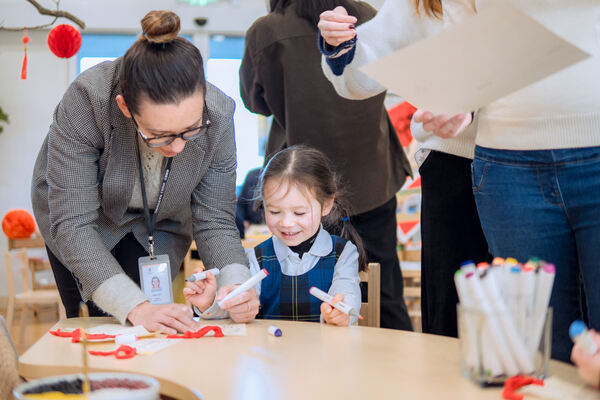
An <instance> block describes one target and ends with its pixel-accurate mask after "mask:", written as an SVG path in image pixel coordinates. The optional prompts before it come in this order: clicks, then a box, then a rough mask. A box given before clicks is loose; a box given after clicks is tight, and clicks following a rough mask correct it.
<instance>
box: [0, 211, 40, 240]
mask: <svg viewBox="0 0 600 400" xmlns="http://www.w3.org/2000/svg"><path fill="white" fill-rule="evenodd" d="M2 231H4V234H5V235H6V236H7V237H8V238H9V239H26V238H29V237H31V234H32V233H33V232H35V220H34V219H33V216H32V215H31V214H30V213H29V211H27V210H11V211H9V212H7V213H6V215H5V216H4V218H3V219H2Z"/></svg>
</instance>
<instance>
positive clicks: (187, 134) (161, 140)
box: [131, 105, 210, 148]
mask: <svg viewBox="0 0 600 400" xmlns="http://www.w3.org/2000/svg"><path fill="white" fill-rule="evenodd" d="M205 117H208V110H207V109H206V105H205V106H204V112H203V113H202V125H200V126H199V127H197V128H192V129H188V130H187V131H183V132H181V133H177V134H174V135H164V136H156V137H151V138H149V137H147V136H146V135H144V132H142V130H141V129H140V127H139V125H138V124H137V122H136V120H135V118H134V117H133V114H132V115H131V119H132V120H133V124H134V125H135V127H136V129H137V131H138V133H139V134H140V137H141V138H142V140H143V141H144V143H146V145H147V146H148V147H153V148H156V147H162V146H166V145H169V144H171V143H173V141H174V140H175V139H177V138H180V139H181V140H186V141H187V140H193V139H196V138H198V137H200V136H202V135H204V134H205V133H206V131H207V130H208V128H209V127H210V120H209V119H208V118H205Z"/></svg>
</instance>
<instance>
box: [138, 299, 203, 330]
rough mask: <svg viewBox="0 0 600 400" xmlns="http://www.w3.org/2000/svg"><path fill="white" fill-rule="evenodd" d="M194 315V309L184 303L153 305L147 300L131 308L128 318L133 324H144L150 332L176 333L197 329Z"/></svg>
mask: <svg viewBox="0 0 600 400" xmlns="http://www.w3.org/2000/svg"><path fill="white" fill-rule="evenodd" d="M193 315H194V314H193V313H192V310H191V309H190V308H189V307H188V306H186V305H184V304H163V305H153V304H150V303H149V302H147V301H146V302H144V303H142V304H138V305H137V306H136V307H135V308H134V309H133V310H131V311H130V312H129V315H127V319H128V320H129V321H130V322H131V323H132V324H133V325H143V326H144V328H146V329H147V330H148V331H150V332H161V333H166V334H167V335H174V334H176V333H177V332H185V331H194V330H196V329H197V326H196V323H195V322H194V320H193V319H192V317H193Z"/></svg>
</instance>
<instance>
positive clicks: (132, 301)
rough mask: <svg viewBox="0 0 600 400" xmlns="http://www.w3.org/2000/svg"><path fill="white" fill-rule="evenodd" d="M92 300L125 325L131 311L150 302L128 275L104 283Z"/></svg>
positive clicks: (120, 275) (119, 275)
mask: <svg viewBox="0 0 600 400" xmlns="http://www.w3.org/2000/svg"><path fill="white" fill-rule="evenodd" d="M92 300H93V301H94V303H96V305H97V306H98V307H100V308H101V309H102V310H104V311H106V312H107V313H109V314H111V315H113V316H114V317H115V318H117V319H118V320H119V322H120V323H121V324H123V325H124V324H125V323H126V322H127V316H128V315H129V313H130V312H131V310H133V309H134V308H135V307H136V306H137V305H138V304H141V303H143V302H145V301H148V297H147V296H146V295H145V294H144V292H142V290H141V289H140V288H139V286H138V285H136V283H135V282H134V281H132V280H131V279H130V278H129V277H128V276H127V275H125V274H117V275H113V276H111V277H110V278H108V279H107V280H105V281H104V282H102V283H101V284H100V286H98V288H96V290H94V293H92Z"/></svg>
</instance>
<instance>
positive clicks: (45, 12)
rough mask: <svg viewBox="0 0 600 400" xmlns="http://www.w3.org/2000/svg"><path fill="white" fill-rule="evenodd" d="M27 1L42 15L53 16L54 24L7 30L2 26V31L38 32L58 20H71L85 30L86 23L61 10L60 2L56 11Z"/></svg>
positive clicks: (0, 27) (31, 0)
mask: <svg viewBox="0 0 600 400" xmlns="http://www.w3.org/2000/svg"><path fill="white" fill-rule="evenodd" d="M26 1H28V2H29V3H30V4H31V5H32V6H34V7H35V8H36V9H37V10H38V13H40V14H42V15H50V16H53V17H54V19H53V20H52V22H50V23H48V24H44V25H37V26H24V27H22V28H5V27H4V26H0V31H11V32H19V31H22V30H23V29H29V30H32V31H33V30H36V29H42V28H46V27H48V26H51V25H52V24H54V22H56V20H57V19H58V18H67V19H70V20H71V21H73V22H75V23H76V24H77V25H79V27H80V28H81V29H85V22H83V21H82V20H80V19H79V18H77V17H76V16H74V15H73V14H71V13H70V12H67V11H61V10H59V3H60V0H57V1H56V10H50V9H49V8H46V7H43V6H42V5H41V4H40V3H38V2H37V0H26Z"/></svg>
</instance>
